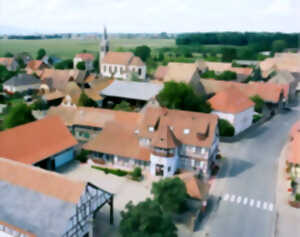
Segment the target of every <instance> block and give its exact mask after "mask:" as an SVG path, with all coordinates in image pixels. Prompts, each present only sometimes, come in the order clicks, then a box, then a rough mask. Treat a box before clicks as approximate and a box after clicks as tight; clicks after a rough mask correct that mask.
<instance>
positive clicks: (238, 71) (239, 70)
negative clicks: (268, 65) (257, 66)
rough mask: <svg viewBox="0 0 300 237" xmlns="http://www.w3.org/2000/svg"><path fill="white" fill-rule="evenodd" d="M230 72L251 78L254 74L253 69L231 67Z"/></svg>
mask: <svg viewBox="0 0 300 237" xmlns="http://www.w3.org/2000/svg"><path fill="white" fill-rule="evenodd" d="M230 71H231V72H235V73H236V74H241V75H245V76H251V74H252V73H253V69H252V68H251V67H231V69H230Z"/></svg>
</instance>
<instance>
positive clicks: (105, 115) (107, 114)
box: [48, 106, 140, 128]
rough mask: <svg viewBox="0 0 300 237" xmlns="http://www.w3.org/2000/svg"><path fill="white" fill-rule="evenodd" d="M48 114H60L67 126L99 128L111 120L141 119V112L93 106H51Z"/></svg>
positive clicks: (127, 120)
mask: <svg viewBox="0 0 300 237" xmlns="http://www.w3.org/2000/svg"><path fill="white" fill-rule="evenodd" d="M48 115H56V116H59V117H60V118H61V119H62V120H63V121H64V122H65V125H66V126H72V125H83V126H91V127H98V128H103V127H104V126H105V124H106V123H107V122H110V121H115V122H120V123H122V122H124V123H126V124H136V123H137V121H138V120H139V119H140V114H139V113H135V112H125V111H116V110H109V109H100V108H92V107H77V108H73V107H65V106H58V107H51V108H50V109H49V111H48Z"/></svg>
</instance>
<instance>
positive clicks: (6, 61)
mask: <svg viewBox="0 0 300 237" xmlns="http://www.w3.org/2000/svg"><path fill="white" fill-rule="evenodd" d="M14 61H15V59H14V58H0V65H4V66H10V65H11V64H12V63H13V62H14Z"/></svg>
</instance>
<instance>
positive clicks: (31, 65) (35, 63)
mask: <svg viewBox="0 0 300 237" xmlns="http://www.w3.org/2000/svg"><path fill="white" fill-rule="evenodd" d="M43 64H44V63H43V61H42V60H31V61H29V62H28V64H27V67H26V68H28V69H31V70H32V71H37V70H40V69H42V68H41V66H42V65H43Z"/></svg>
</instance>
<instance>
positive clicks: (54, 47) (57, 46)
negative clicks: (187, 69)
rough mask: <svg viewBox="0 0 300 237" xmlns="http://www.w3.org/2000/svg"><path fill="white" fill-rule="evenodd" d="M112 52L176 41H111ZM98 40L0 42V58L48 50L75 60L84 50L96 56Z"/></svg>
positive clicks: (156, 46) (49, 52) (171, 45)
mask: <svg viewBox="0 0 300 237" xmlns="http://www.w3.org/2000/svg"><path fill="white" fill-rule="evenodd" d="M110 42H111V50H116V49H117V48H121V47H122V48H125V49H130V48H135V47H137V46H140V45H148V46H149V47H150V48H153V49H154V48H160V47H174V46H175V40H174V39H111V40H110ZM98 47H99V41H98V40H73V39H49V40H0V57H2V56H3V55H4V54H5V53H6V52H11V53H13V54H15V53H20V52H24V51H25V52H29V53H30V54H31V55H32V56H33V57H35V56H36V53H37V50H38V49H40V48H44V49H46V51H47V53H48V54H49V55H55V56H57V57H60V58H63V59H65V58H73V57H74V55H75V54H76V53H78V52H82V50H87V51H88V52H91V53H94V54H96V53H97V52H98Z"/></svg>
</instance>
